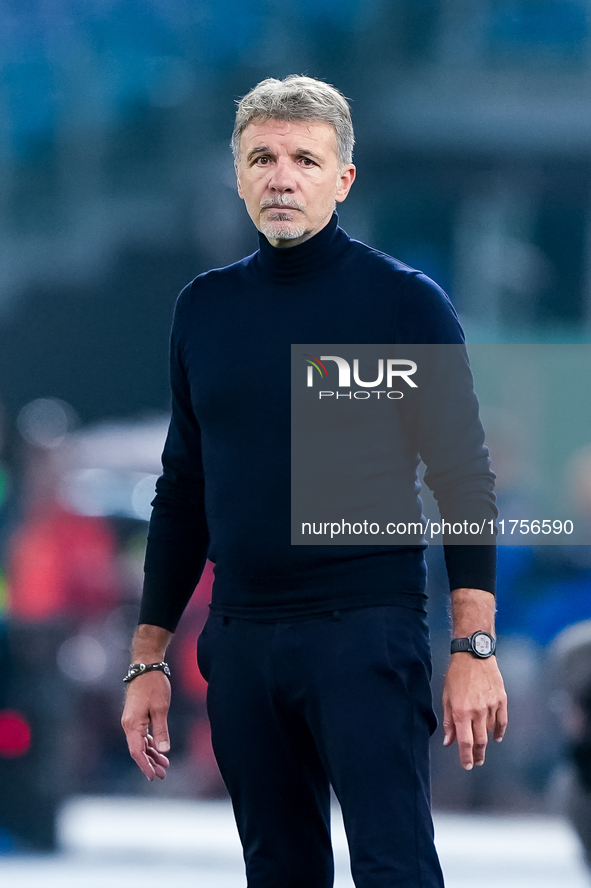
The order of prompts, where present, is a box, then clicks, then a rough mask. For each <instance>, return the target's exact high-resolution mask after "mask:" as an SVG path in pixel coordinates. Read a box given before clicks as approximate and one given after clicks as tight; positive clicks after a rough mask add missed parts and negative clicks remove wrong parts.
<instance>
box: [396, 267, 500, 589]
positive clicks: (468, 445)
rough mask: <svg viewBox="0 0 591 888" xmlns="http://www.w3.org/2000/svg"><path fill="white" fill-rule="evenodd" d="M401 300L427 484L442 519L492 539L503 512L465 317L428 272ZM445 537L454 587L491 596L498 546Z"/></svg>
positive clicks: (414, 421)
mask: <svg viewBox="0 0 591 888" xmlns="http://www.w3.org/2000/svg"><path fill="white" fill-rule="evenodd" d="M403 297H404V298H403V301H402V304H401V310H400V314H399V318H398V324H397V338H398V341H401V342H406V343H417V344H419V345H417V363H418V365H419V373H418V374H417V376H415V379H416V380H417V381H419V379H420V385H421V386H422V387H423V391H424V392H425V394H424V395H422V397H421V399H420V401H419V404H420V408H419V409H418V410H417V413H416V414H415V415H414V416H413V419H412V425H413V434H414V435H415V436H416V444H417V449H418V452H419V453H420V456H421V458H422V460H423V461H424V463H425V465H426V467H427V469H426V472H425V475H424V482H425V484H426V485H427V487H429V489H430V490H432V492H433V495H434V497H435V499H436V501H437V505H438V507H439V511H440V514H441V518H442V519H443V520H445V521H447V522H449V523H450V524H452V525H453V524H454V523H456V525H457V522H460V523H461V524H462V525H464V522H465V521H468V523H469V524H472V525H473V524H474V523H477V524H478V525H479V527H480V528H484V534H486V537H485V536H484V534H482V536H481V537H480V538H486V539H487V540H490V539H491V534H490V526H491V525H490V524H489V523H488V522H490V521H491V520H493V521H494V520H495V519H496V517H497V515H498V511H497V508H496V501H495V495H494V492H493V488H494V480H495V475H494V473H493V472H492V471H491V468H490V459H489V452H488V448H487V447H486V445H485V443H484V430H483V428H482V424H481V422H480V418H479V409H478V400H477V398H476V394H475V392H474V384H473V379H472V372H471V370H470V364H469V360H468V355H467V352H466V348H465V343H464V334H463V331H462V328H461V326H460V322H459V320H458V317H457V315H456V313H455V310H454V308H453V306H452V304H451V302H450V301H449V299H448V297H447V296H446V294H445V293H444V292H443V290H441V289H440V288H439V287H438V286H437V285H436V284H435V283H434V282H433V281H431V280H430V279H429V278H427V277H426V276H425V275H422V274H418V275H415V276H414V277H412V278H411V279H410V280H409V281H408V282H407V284H406V287H405V292H404V293H403ZM401 337H402V338H401ZM421 365H422V367H421ZM421 370H422V371H423V372H422V374H421ZM447 539H448V540H454V539H455V540H456V542H455V543H454V542H448V543H446V536H445V535H444V553H445V562H446V568H447V574H448V578H449V583H450V588H451V589H457V588H462V587H465V588H474V589H484V590H485V591H488V592H492V593H493V594H494V593H495V589H496V546H495V545H494V543H492V542H487V544H482V545H478V544H477V543H476V540H478V535H476V536H475V537H469V536H468V535H464V536H457V537H454V535H453V534H448V535H447ZM462 539H464V540H465V539H469V540H470V544H469V545H463V544H461V543H460V542H459V540H462Z"/></svg>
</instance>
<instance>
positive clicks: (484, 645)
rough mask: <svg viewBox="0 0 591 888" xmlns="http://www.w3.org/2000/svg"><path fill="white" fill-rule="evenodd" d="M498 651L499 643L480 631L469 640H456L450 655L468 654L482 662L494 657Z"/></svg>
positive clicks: (453, 642)
mask: <svg viewBox="0 0 591 888" xmlns="http://www.w3.org/2000/svg"><path fill="white" fill-rule="evenodd" d="M496 649H497V643H496V641H495V639H494V638H493V637H492V635H490V633H488V632H482V630H478V632H475V633H474V634H473V635H471V636H470V637H469V638H454V639H453V641H452V643H451V647H450V653H452V654H459V653H462V652H468V653H470V654H472V655H473V656H474V657H478V658H479V659H480V660H486V659H487V658H488V657H492V655H493V654H494V652H495V651H496Z"/></svg>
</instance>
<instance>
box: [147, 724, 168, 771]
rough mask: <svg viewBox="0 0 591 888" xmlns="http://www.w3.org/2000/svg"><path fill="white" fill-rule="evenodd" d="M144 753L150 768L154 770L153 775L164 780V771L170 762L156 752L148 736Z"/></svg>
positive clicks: (151, 739)
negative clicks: (148, 760)
mask: <svg viewBox="0 0 591 888" xmlns="http://www.w3.org/2000/svg"><path fill="white" fill-rule="evenodd" d="M145 752H146V755H147V756H148V758H149V759H150V762H151V764H152V767H153V768H154V773H155V774H156V777H159V778H160V779H161V780H164V778H165V777H166V771H167V769H168V767H169V765H170V761H169V760H168V759H167V757H166V756H165V755H162V753H161V752H158V750H157V749H156V748H155V747H154V739H153V738H152V737H151V736H150V735H149V734H148V737H147V738H146V749H145Z"/></svg>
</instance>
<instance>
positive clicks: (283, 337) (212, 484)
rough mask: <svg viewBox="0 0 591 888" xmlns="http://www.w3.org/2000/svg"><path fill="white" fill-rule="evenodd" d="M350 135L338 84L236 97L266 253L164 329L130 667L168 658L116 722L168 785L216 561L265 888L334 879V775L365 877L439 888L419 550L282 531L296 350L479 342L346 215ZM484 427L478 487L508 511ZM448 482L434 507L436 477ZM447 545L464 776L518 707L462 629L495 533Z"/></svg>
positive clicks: (486, 581)
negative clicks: (304, 541) (179, 665)
mask: <svg viewBox="0 0 591 888" xmlns="http://www.w3.org/2000/svg"><path fill="white" fill-rule="evenodd" d="M352 148H353V130H352V125H351V119H350V112H349V107H348V104H347V102H346V100H345V99H344V97H343V96H342V94H341V93H339V92H338V91H337V90H335V89H334V88H333V87H331V86H329V85H327V84H325V83H322V82H320V81H318V80H314V79H312V78H308V77H288V78H286V79H285V80H284V81H278V80H273V79H269V80H265V81H263V82H262V83H260V84H258V86H257V87H255V88H254V89H253V90H252V91H251V92H250V93H249V94H248V95H247V96H245V97H244V98H243V99H242V101H241V102H240V103H239V105H238V111H237V116H236V125H235V129H234V135H233V149H234V155H235V167H236V174H237V181H238V193H239V195H240V197H241V198H242V199H243V200H244V202H245V204H246V209H247V211H248V213H249V215H250V217H251V219H252V220H253V222H254V224H255V226H256V227H257V229H258V230H259V232H260V234H259V241H260V249H259V250H258V251H257V252H256V253H255V254H253V255H252V256H249V257H247V258H246V259H244V260H242V261H241V262H237V263H235V264H234V265H231V266H228V267H227V268H223V269H216V270H214V271H211V272H208V273H206V274H203V275H200V276H199V277H198V278H196V279H195V281H193V283H192V284H190V285H189V286H188V287H187V288H185V290H184V291H183V292H182V293H181V295H180V297H179V300H178V302H177V308H176V312H175V320H174V324H173V331H172V340H171V385H172V397H173V400H172V419H171V425H170V430H169V435H168V438H167V442H166V446H165V449H164V453H163V466H164V471H163V475H162V477H161V478H160V479H159V481H158V485H157V495H156V499H155V501H154V511H153V515H152V519H151V523H150V531H149V536H148V550H147V556H146V565H145V570H146V578H145V586H144V597H143V600H142V608H141V614H140V625H139V628H138V630H137V632H136V635H135V638H134V642H133V649H132V657H133V661H134V663H135V664H137V663H141V664H147V665H151V664H156V665H155V666H154V668H152V669H146V668H142V667H141V666H135V667H134V666H132V667H130V674H129V678H130V679H131V680H130V682H129V684H128V693H127V701H126V705H125V711H124V714H123V720H122V721H123V726H124V729H125V731H126V734H127V739H128V744H129V749H130V753H131V755H132V757H133V758H134V760H135V761H136V762H137V764H138V765H139V767H140V768H141V770H142V771H143V773H144V774H145V775H146V776H147V778H148V779H149V780H153V779H154V778H155V777H159V778H161V779H162V778H163V777H164V775H165V772H166V768H167V767H168V759H167V758H166V756H165V753H167V752H168V750H169V748H170V744H169V737H168V732H167V727H166V714H167V711H168V706H169V701H170V685H169V680H168V677H167V675H165V674H163V670H165V666H164V665H162V663H163V661H164V657H165V651H166V647H167V645H168V643H169V641H170V638H171V636H172V633H173V632H174V630H175V628H176V625H177V623H178V620H179V618H180V616H181V614H182V611H183V608H184V607H185V605H186V603H187V601H188V599H189V598H190V596H191V593H192V590H193V588H194V586H195V584H196V582H197V580H198V579H199V576H200V573H201V570H202V568H203V564H204V562H205V559H206V556H207V555H209V557H210V559H211V560H212V561H214V562H215V563H216V567H215V582H214V587H213V594H212V605H211V614H210V617H209V619H208V621H207V624H206V626H205V628H204V631H203V633H202V635H201V636H200V639H199V650H198V658H199V664H200V668H201V670H202V672H203V674H204V676H205V678H206V679H207V680H208V682H209V688H208V711H209V716H210V721H211V727H212V741H213V746H214V751H215V754H216V758H217V760H218V764H219V766H220V770H221V773H222V776H223V778H224V780H225V782H226V785H227V787H228V790H229V792H230V796H231V798H232V803H233V806H234V811H235V815H236V820H237V824H238V829H239V833H240V838H241V841H242V844H243V848H244V856H245V861H246V870H247V877H248V885H249V888H327V886H330V885H331V884H332V880H333V861H332V851H331V845H330V832H329V819H330V794H329V787H330V785H332V786H333V787H334V790H335V793H336V795H337V797H338V798H339V801H340V804H341V807H342V810H343V816H344V821H345V827H346V831H347V836H348V841H349V848H350V854H351V866H352V873H353V878H354V880H355V884H356V886H357V888H375V886H394V885H396V886H408V888H411V886H412V888H418V886H422V888H432V886H441V885H442V884H443V882H442V876H441V870H440V867H439V863H438V860H437V855H436V852H435V848H434V845H433V829H432V822H431V815H430V809H429V771H428V768H429V765H428V742H429V736H430V734H431V733H432V732H433V730H434V727H435V718H434V715H433V711H432V708H431V697H430V689H429V678H430V659H429V644H428V631H427V628H426V623H425V614H424V599H425V593H424V588H425V567H424V558H423V549H424V546H404V545H402V546H384V545H382V546H338V547H333V546H309V547H308V546H293V547H292V546H291V545H290V509H289V499H290V412H289V403H290V398H289V395H290V389H289V385H290V367H289V353H290V344H291V343H299V342H309V343H313V342H317V343H321V342H325V343H331V342H332V343H335V342H345V343H355V342H358V343H364V342H366V343H367V342H369V343H371V342H384V341H391V342H394V343H396V342H398V343H413V342H417V343H438V342H441V343H457V344H459V345H461V344H462V343H463V335H462V332H461V329H460V327H459V323H458V320H457V317H456V315H455V312H454V310H453V308H452V307H451V304H450V303H449V300H448V299H447V297H446V296H445V294H443V292H442V291H441V290H440V289H439V288H438V287H437V286H436V285H435V284H434V283H433V282H432V281H430V280H429V279H428V278H426V277H425V276H424V275H422V274H421V273H420V272H417V271H414V270H413V269H409V268H408V267H407V266H405V265H403V264H402V263H400V262H397V260H394V259H392V258H391V257H388V256H385V255H384V254H381V253H378V252H377V251H375V250H372V249H370V248H369V247H366V246H365V245H363V244H360V243H358V242H356V241H352V240H351V239H350V238H349V237H348V236H347V235H346V234H345V232H344V231H342V229H340V228H339V227H338V225H337V218H336V215H335V214H334V209H335V204H336V203H338V202H341V201H343V200H345V198H346V197H347V194H348V193H349V190H350V188H351V185H352V184H353V181H354V179H355V167H354V166H353V164H352V162H351V159H352ZM262 379H264V380H265V386H264V387H261V386H260V385H257V382H260V380H262ZM263 388H264V391H263ZM469 398H472V399H473V398H474V396H473V394H470V395H469ZM470 403H472V402H470ZM473 426H474V429H473V430H472V431H473V432H474V433H473V434H472V431H471V433H470V434H471V435H472V437H471V439H470V441H469V442H468V443H467V444H466V447H467V448H468V450H469V458H470V465H471V475H470V479H469V481H470V483H469V491H468V493H469V497H468V498H470V497H471V498H472V501H476V500H477V501H479V502H480V503H481V504H482V506H483V508H484V510H485V512H486V510H487V509H488V510H489V512H488V513H486V514H489V513H490V515H492V516H494V514H495V510H494V497H493V495H492V492H491V491H492V485H493V478H494V476H493V475H492V473H491V472H490V469H489V463H488V457H487V453H488V452H487V450H486V448H485V447H484V445H483V437H482V431H481V428H480V425H479V423H478V421H477V419H476V420H475V422H474V423H473ZM460 437H461V438H462V439H463V437H464V436H463V435H460ZM468 437H470V436H468ZM416 462H418V457H417V460H416ZM438 478H439V480H438ZM412 482H413V483H414V476H413V478H412ZM432 483H433V488H434V491H435V494H436V496H437V495H439V497H440V505H441V502H443V501H445V498H446V495H447V494H446V492H445V490H444V486H445V485H444V484H443V482H442V480H441V476H440V475H439V476H437V477H435V478H434V479H433V482H432ZM446 559H447V566H448V573H449V575H450V584H451V588H452V590H453V591H452V615H453V633H454V638H462V639H465V641H462V642H459V643H458V644H459V647H460V648H462V647H463V648H464V650H461V651H460V652H458V653H455V654H453V656H452V659H451V663H450V666H449V670H448V673H447V677H446V683H445V693H444V711H445V714H444V729H445V739H444V743H446V744H448V745H449V744H451V743H453V742H454V740H455V739H456V738H457V740H458V744H459V751H460V760H461V763H462V765H463V766H464V767H465V768H466V769H470V768H472V766H473V765H474V764H476V765H481V764H482V763H483V762H484V756H485V748H486V744H487V734H488V732H490V731H493V732H494V736H495V739H497V740H501V739H502V736H503V733H504V730H505V726H506V721H507V717H506V698H505V692H504V688H503V682H502V679H501V676H500V673H499V670H498V667H497V664H496V659H495V657H494V656H487V657H486V658H485V659H480V658H479V657H477V656H475V652H473V651H472V652H471V650H470V649H468V648H469V643H468V641H467V639H469V638H471V637H473V636H474V634H475V633H481V636H480V638H481V640H482V639H483V640H484V643H485V645H486V644H490V639H488V636H487V635H482V633H488V635H490V636H491V637H492V635H493V632H494V625H493V624H494V594H493V593H494V547H492V546H479V547H470V546H466V547H464V546H455V547H454V546H448V547H446ZM482 652H483V653H486V654H489V653H491V651H490V650H486V651H485V650H484V649H483V650H482ZM150 724H151V725H152V733H151V734H150V733H149V726H150Z"/></svg>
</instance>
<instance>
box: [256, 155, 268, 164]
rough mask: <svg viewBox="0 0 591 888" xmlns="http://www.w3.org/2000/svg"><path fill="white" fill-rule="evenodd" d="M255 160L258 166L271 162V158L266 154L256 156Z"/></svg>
mask: <svg viewBox="0 0 591 888" xmlns="http://www.w3.org/2000/svg"><path fill="white" fill-rule="evenodd" d="M254 162H255V164H256V165H257V166H266V165H267V163H268V162H269V158H268V157H267V155H266V154H261V155H260V156H259V157H257V158H255V161H254Z"/></svg>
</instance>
